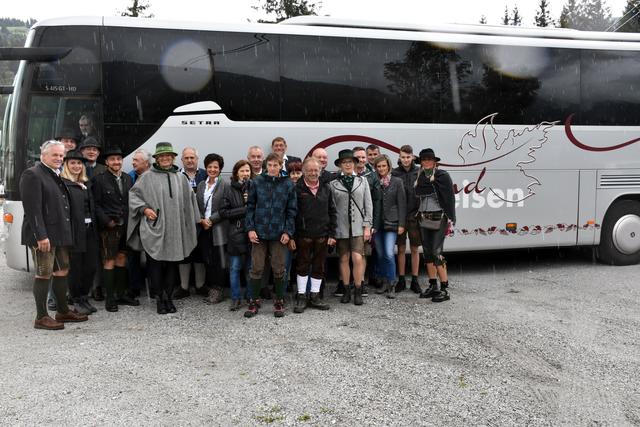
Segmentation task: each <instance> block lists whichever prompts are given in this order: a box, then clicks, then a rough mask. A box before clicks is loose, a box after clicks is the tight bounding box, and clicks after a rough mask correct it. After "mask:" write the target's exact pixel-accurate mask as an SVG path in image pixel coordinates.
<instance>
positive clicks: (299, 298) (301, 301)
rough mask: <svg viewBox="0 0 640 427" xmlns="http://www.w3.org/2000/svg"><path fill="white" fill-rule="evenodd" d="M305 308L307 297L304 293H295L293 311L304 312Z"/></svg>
mask: <svg viewBox="0 0 640 427" xmlns="http://www.w3.org/2000/svg"><path fill="white" fill-rule="evenodd" d="M305 308H307V298H306V297H305V295H304V294H296V306H295V307H293V312H294V313H304V309H305Z"/></svg>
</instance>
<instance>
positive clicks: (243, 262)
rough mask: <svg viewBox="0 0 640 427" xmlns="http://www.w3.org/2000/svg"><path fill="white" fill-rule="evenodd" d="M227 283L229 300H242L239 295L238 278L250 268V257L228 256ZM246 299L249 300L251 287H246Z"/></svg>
mask: <svg viewBox="0 0 640 427" xmlns="http://www.w3.org/2000/svg"><path fill="white" fill-rule="evenodd" d="M229 264H231V265H230V267H229V283H230V287H231V299H238V300H239V299H242V296H241V294H240V277H242V275H243V274H244V275H245V277H246V275H247V272H248V271H249V269H250V268H251V257H250V256H248V255H231V256H229ZM245 297H246V298H251V286H247V291H246V295H245Z"/></svg>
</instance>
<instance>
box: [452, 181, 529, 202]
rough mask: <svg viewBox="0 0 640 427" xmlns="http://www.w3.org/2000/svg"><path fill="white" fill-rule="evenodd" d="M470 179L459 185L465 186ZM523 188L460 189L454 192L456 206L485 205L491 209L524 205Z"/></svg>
mask: <svg viewBox="0 0 640 427" xmlns="http://www.w3.org/2000/svg"><path fill="white" fill-rule="evenodd" d="M470 183H471V181H468V180H464V181H462V186H461V187H466V186H467V185H469V184H470ZM505 194H506V196H505ZM524 194H525V192H524V189H522V188H507V189H505V190H503V189H500V188H484V189H483V190H482V191H481V192H477V191H471V192H468V193H467V192H464V191H461V192H459V193H458V194H456V208H462V209H467V208H472V209H482V208H484V207H485V206H487V207H489V208H491V209H499V208H502V207H507V208H514V207H518V208H521V207H524Z"/></svg>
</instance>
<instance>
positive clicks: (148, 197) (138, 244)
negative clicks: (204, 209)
mask: <svg viewBox="0 0 640 427" xmlns="http://www.w3.org/2000/svg"><path fill="white" fill-rule="evenodd" d="M177 155H178V153H176V152H175V150H174V149H173V146H172V145H171V143H169V142H159V143H158V144H157V145H156V150H155V153H154V154H153V157H154V159H155V163H154V164H153V165H152V166H151V169H150V170H149V171H148V172H146V173H144V174H142V175H141V176H140V177H139V178H138V180H137V181H136V184H135V185H134V186H133V188H132V189H131V192H130V194H129V221H128V228H127V243H128V244H129V246H130V247H131V248H132V249H133V250H136V251H145V252H146V254H147V274H148V276H149V280H150V282H151V285H152V286H153V287H154V289H155V294H156V304H157V312H158V314H167V313H175V312H176V307H175V305H174V304H173V300H172V291H173V289H172V288H173V283H174V278H175V277H176V275H177V272H178V263H179V262H180V261H182V260H183V259H185V258H186V257H187V256H188V255H189V254H190V253H191V251H193V249H194V248H195V247H196V244H197V232H196V224H197V223H199V222H200V219H201V218H200V211H199V210H198V204H197V201H196V195H195V193H194V192H193V190H192V189H191V186H190V185H189V181H188V180H187V179H186V178H185V177H184V175H182V174H181V173H180V171H179V169H178V167H177V166H176V165H175V164H174V162H175V159H176V156H177Z"/></svg>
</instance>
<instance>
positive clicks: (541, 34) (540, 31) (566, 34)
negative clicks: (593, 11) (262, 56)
mask: <svg viewBox="0 0 640 427" xmlns="http://www.w3.org/2000/svg"><path fill="white" fill-rule="evenodd" d="M66 25H88V26H92V25H95V26H113V27H130V28H149V29H177V30H196V31H207V30H209V31H214V30H218V31H234V32H242V31H245V32H254V33H265V34H294V35H331V36H334V35H335V36H340V34H325V33H326V32H334V31H339V30H344V31H345V32H346V33H349V34H348V35H345V36H347V37H357V36H358V35H357V34H359V33H362V34H363V37H365V38H371V37H375V33H376V32H377V31H384V32H385V33H386V35H390V34H393V33H397V37H402V38H406V37H409V38H412V37H416V36H417V35H420V36H421V37H424V36H429V37H430V36H432V35H437V34H442V35H444V34H452V35H455V36H460V37H473V36H480V37H495V38H503V39H509V38H513V39H521V40H523V41H524V40H525V39H538V40H542V39H544V40H549V41H551V42H553V41H554V40H556V41H559V42H572V41H575V42H583V43H584V42H587V43H588V42H595V43H598V42H604V43H611V42H614V43H615V42H618V43H634V42H635V43H640V34H635V33H614V32H593V31H578V30H568V29H558V28H551V29H549V28H529V27H513V26H496V25H475V24H428V25H420V24H399V23H382V22H370V21H355V20H345V19H335V18H330V17H318V16H299V17H295V18H290V19H288V20H285V21H282V22H281V23H280V24H265V23H242V22H241V23H221V22H220V23H214V22H211V23H207V22H188V21H164V20H157V19H153V18H151V19H139V18H130V17H119V16H118V17H113V16H103V17H95V16H94V17H62V18H51V19H45V20H43V21H40V22H37V23H36V24H35V25H34V26H33V27H32V28H37V27H41V26H66ZM316 33H318V34H316ZM411 34H413V35H411ZM382 38H384V37H382ZM389 38H395V37H389Z"/></svg>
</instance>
